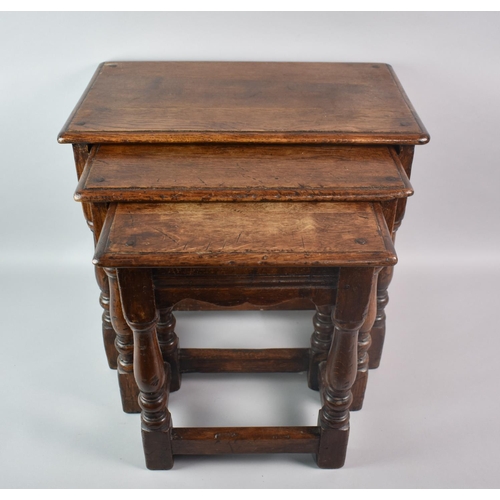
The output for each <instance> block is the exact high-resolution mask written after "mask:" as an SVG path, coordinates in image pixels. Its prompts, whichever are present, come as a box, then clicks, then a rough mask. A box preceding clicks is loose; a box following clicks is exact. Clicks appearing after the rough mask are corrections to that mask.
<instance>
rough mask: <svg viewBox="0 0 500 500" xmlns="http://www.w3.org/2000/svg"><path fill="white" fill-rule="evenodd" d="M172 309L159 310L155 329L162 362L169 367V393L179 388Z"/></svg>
mask: <svg viewBox="0 0 500 500" xmlns="http://www.w3.org/2000/svg"><path fill="white" fill-rule="evenodd" d="M172 309H173V308H172V307H168V308H165V309H160V321H159V322H158V325H157V327H156V329H157V333H158V342H159V344H160V350H161V353H162V356H163V360H164V361H165V362H166V363H168V365H170V375H171V376H170V391H171V392H173V391H177V390H179V388H180V387H181V372H180V363H179V337H177V335H176V334H175V316H174V315H173V313H172Z"/></svg>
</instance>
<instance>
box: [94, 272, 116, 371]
mask: <svg viewBox="0 0 500 500" xmlns="http://www.w3.org/2000/svg"><path fill="white" fill-rule="evenodd" d="M95 276H96V281H97V284H98V285H99V288H100V290H101V295H100V296H99V303H100V304H101V307H102V309H103V311H102V339H103V341H104V350H105V352H106V358H107V360H108V365H109V367H110V368H112V369H113V370H116V369H117V368H118V365H117V362H118V351H117V350H116V346H115V340H116V332H115V330H114V328H113V325H112V324H111V317H110V314H109V283H108V277H107V276H106V273H105V272H104V269H103V268H102V267H96V268H95Z"/></svg>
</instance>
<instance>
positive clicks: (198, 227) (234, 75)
mask: <svg viewBox="0 0 500 500" xmlns="http://www.w3.org/2000/svg"><path fill="white" fill-rule="evenodd" d="M58 139H59V141H60V142H63V143H64V142H69V143H72V144H73V151H74V158H75V164H76V168H77V175H78V178H79V186H78V188H77V192H76V195H75V197H76V199H77V200H79V201H81V202H82V206H83V210H84V215H85V218H86V220H87V224H88V225H89V228H90V229H91V230H92V232H93V234H94V240H95V242H96V254H95V259H94V262H95V263H96V264H98V266H100V267H98V269H97V271H96V278H97V281H98V284H99V288H100V289H101V299H100V301H101V305H102V307H103V337H104V342H105V347H106V353H107V357H108V363H109V365H110V366H112V367H113V366H117V368H118V376H119V381H120V390H121V393H122V401H123V406H124V409H125V411H129V412H137V411H139V410H140V411H141V422H142V424H141V425H142V437H143V443H144V452H145V456H146V464H147V467H148V468H150V469H169V468H171V467H172V466H173V455H174V454H217V453H285V452H286V453H288V452H291V453H313V454H314V455H315V456H316V460H317V463H318V465H319V466H320V467H322V468H338V467H341V466H342V465H343V464H344V461H345V454H346V449H347V440H348V435H349V411H350V410H358V409H360V408H361V407H362V404H363V397H364V393H365V389H366V382H367V376H368V367H370V368H371V367H376V366H378V363H379V362H380V356H381V354H382V345H383V341H384V335H385V311H384V309H385V306H386V304H387V301H388V292H387V289H388V287H389V284H390V281H391V279H392V272H393V271H392V268H393V265H394V264H395V263H396V256H395V252H394V246H393V243H394V239H395V235H396V231H397V230H398V228H399V227H400V225H401V222H402V220H403V217H404V212H405V208H406V199H407V197H408V196H410V195H411V194H412V193H413V190H412V188H411V185H410V183H409V177H410V173H411V165H412V160H413V153H414V145H417V144H423V143H426V142H427V141H428V140H429V136H428V134H427V132H426V130H425V128H424V126H423V125H422V123H421V122H420V120H419V118H418V116H417V114H416V113H415V110H414V109H413V107H412V105H411V103H410V101H409V100H408V97H407V96H406V94H405V93H404V91H403V89H402V87H401V85H400V83H399V81H398V79H397V77H396V75H395V74H394V72H393V70H392V68H391V67H390V66H388V65H385V64H373V63H366V64H359V63H358V64H351V63H228V62H221V63H211V62H190V63H186V62H147V63H145V62H141V63H135V62H110V63H103V64H102V65H101V66H100V67H99V68H98V70H97V72H96V74H95V75H94V77H93V79H92V81H91V82H90V84H89V86H88V88H87V90H86V91H85V93H84V95H83V96H82V98H81V100H80V101H79V103H78V104H77V106H76V108H75V110H74V111H73V113H72V115H71V116H70V118H69V119H68V121H67V123H66V125H65V126H64V128H63V130H62V131H61V133H60V135H59V138H58ZM179 202H182V203H179ZM208 202H210V203H208ZM103 267H105V268H106V269H105V270H104V269H103ZM377 274H378V280H377ZM209 304H210V305H209ZM290 304H294V306H295V307H300V308H308V307H309V308H315V309H316V313H315V316H314V320H313V324H314V332H313V335H312V337H311V348H310V349H306V348H302V349H254V350H251V349H180V348H179V339H178V338H177V335H176V333H175V317H174V316H173V311H174V310H175V309H176V308H182V307H184V308H191V309H194V308H198V309H200V308H201V309H207V308H214V307H215V308H216V307H226V308H228V307H229V308H239V309H246V308H252V307H253V308H263V309H264V308H274V309H277V308H284V307H289V306H290ZM332 312H333V317H332ZM115 337H116V342H115V343H116V347H114V346H113V342H114V340H115ZM305 370H307V371H308V384H309V386H310V387H311V388H313V389H319V391H320V398H321V404H322V408H321V411H320V413H319V418H318V426H317V427H282V428H277V427H267V428H253V427H246V428H233V427H225V428H205V429H201V428H179V429H176V428H174V429H173V428H172V421H171V416H170V413H169V411H168V396H169V392H170V391H174V390H177V389H179V387H180V383H181V373H183V372H207V373H210V372H212V373H222V372H235V373H247V372H250V373H251V372H253V373H258V372H287V371H288V372H297V371H305Z"/></svg>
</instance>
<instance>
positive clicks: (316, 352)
mask: <svg viewBox="0 0 500 500" xmlns="http://www.w3.org/2000/svg"><path fill="white" fill-rule="evenodd" d="M313 325H314V332H313V334H312V336H311V349H310V350H309V371H308V373H307V383H308V385H309V387H310V388H311V389H314V390H315V391H317V390H319V377H320V373H319V365H320V363H321V362H323V361H326V357H327V355H328V350H329V349H330V345H331V343H332V336H333V322H332V306H330V305H326V306H325V305H322V306H316V313H315V315H314V318H313Z"/></svg>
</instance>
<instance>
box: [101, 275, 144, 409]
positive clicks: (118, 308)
mask: <svg viewBox="0 0 500 500" xmlns="http://www.w3.org/2000/svg"><path fill="white" fill-rule="evenodd" d="M105 271H106V274H107V276H108V283H109V311H110V317H111V324H112V325H113V329H114V331H115V333H116V338H115V348H116V351H117V352H118V359H117V371H118V386H119V387H120V395H121V400H122V407H123V411H124V412H125V413H140V411H141V408H140V406H139V388H138V387H137V384H136V382H135V378H134V336H133V333H132V330H131V329H130V326H129V325H128V323H127V321H126V319H125V317H124V315H123V308H122V303H121V296H120V290H119V288H118V279H117V275H116V269H113V268H109V267H108V268H105Z"/></svg>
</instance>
